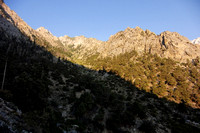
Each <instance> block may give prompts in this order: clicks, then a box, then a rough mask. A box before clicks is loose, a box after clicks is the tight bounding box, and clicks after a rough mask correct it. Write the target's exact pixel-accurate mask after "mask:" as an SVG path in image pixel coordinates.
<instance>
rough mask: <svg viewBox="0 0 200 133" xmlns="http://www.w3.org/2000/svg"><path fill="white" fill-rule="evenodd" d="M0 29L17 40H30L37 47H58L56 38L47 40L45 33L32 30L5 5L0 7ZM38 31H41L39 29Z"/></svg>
mask: <svg viewBox="0 0 200 133" xmlns="http://www.w3.org/2000/svg"><path fill="white" fill-rule="evenodd" d="M0 22H1V23H0V29H1V30H2V31H4V32H5V33H6V34H7V35H8V36H10V37H12V38H17V39H18V40H25V41H26V40H31V41H33V42H36V43H37V44H39V45H45V44H47V43H48V44H51V45H52V46H59V43H57V42H56V40H53V39H55V38H56V37H52V36H53V35H52V34H50V35H51V37H52V38H53V39H49V37H48V35H47V34H43V33H45V32H39V31H36V30H34V29H32V28H31V27H30V26H29V25H28V24H27V23H26V22H25V21H24V20H22V19H21V18H20V17H19V16H18V15H17V14H16V13H15V12H14V11H13V10H11V9H10V8H9V7H8V6H7V5H6V4H5V3H2V4H1V5H0ZM40 31H42V29H41V28H40Z"/></svg>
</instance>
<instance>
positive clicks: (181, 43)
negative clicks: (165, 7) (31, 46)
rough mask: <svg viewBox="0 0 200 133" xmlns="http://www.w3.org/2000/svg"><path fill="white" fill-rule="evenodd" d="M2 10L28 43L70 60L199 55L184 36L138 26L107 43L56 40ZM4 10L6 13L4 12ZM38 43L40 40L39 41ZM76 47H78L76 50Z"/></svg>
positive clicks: (78, 38) (199, 48)
mask: <svg viewBox="0 0 200 133" xmlns="http://www.w3.org/2000/svg"><path fill="white" fill-rule="evenodd" d="M2 7H3V8H2V10H1V12H2V13H1V14H3V15H4V17H6V16H8V17H9V18H7V19H8V20H10V21H11V22H12V23H13V24H14V25H15V26H16V27H18V28H19V29H20V31H21V32H22V33H24V34H26V36H27V37H28V38H30V40H32V41H34V42H36V43H38V44H40V45H43V46H44V45H48V46H52V47H58V48H61V49H64V51H69V52H71V53H72V54H73V55H74V57H73V58H79V59H84V58H85V57H86V58H87V57H89V56H92V55H97V54H98V55H99V57H106V56H111V57H113V56H116V55H119V54H122V53H125V52H130V51H132V50H136V51H137V52H138V53H139V54H142V53H151V54H158V55H159V56H160V57H165V58H171V59H174V60H177V61H181V62H186V61H187V60H188V59H189V60H192V59H195V58H196V57H197V56H200V46H199V45H194V44H192V43H191V42H190V41H189V40H188V39H187V38H186V37H184V36H181V35H180V34H178V33H177V32H170V31H164V32H162V33H160V34H159V35H156V34H155V33H154V32H151V31H149V30H145V31H144V30H143V29H141V28H140V27H138V26H137V27H135V28H130V27H127V28H126V29H125V30H124V31H120V32H117V33H116V34H114V35H111V36H110V37H109V39H108V40H107V41H100V40H97V39H95V38H86V37H84V36H76V37H72V38H70V37H68V36H61V37H56V36H54V35H53V34H52V33H51V32H49V31H48V30H47V29H45V28H44V27H43V28H39V29H36V30H34V29H32V28H31V27H30V26H29V25H28V24H27V23H26V22H24V21H23V20H22V19H21V18H20V17H19V16H18V15H17V14H16V13H15V12H14V11H12V10H10V8H9V7H8V6H7V5H6V4H5V3H2ZM3 11H4V12H6V13H7V14H6V13H3ZM2 21H3V20H2ZM0 27H2V28H4V29H8V27H11V26H9V25H8V26H6V27H5V26H3V25H0ZM9 31H12V32H11V34H14V33H16V35H18V34H20V33H18V32H17V29H16V30H6V32H9ZM18 36H22V35H18ZM38 40H40V41H39V42H38ZM41 40H42V41H41ZM77 47H79V48H78V51H77ZM84 56H85V57H84ZM68 58H69V57H68Z"/></svg>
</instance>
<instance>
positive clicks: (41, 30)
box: [36, 27, 53, 35]
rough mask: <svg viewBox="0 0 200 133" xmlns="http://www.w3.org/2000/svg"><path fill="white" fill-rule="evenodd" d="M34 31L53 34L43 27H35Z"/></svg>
mask: <svg viewBox="0 0 200 133" xmlns="http://www.w3.org/2000/svg"><path fill="white" fill-rule="evenodd" d="M36 31H38V32H41V33H47V34H51V35H53V34H52V33H51V32H50V31H49V30H47V29H46V28H44V27H40V28H38V29H36Z"/></svg>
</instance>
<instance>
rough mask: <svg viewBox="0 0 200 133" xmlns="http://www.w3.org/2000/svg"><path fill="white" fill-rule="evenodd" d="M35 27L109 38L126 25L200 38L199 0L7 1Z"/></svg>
mask: <svg viewBox="0 0 200 133" xmlns="http://www.w3.org/2000/svg"><path fill="white" fill-rule="evenodd" d="M4 1H5V3H6V4H7V5H8V6H9V7H10V8H11V9H12V10H14V11H15V12H16V13H17V14H18V15H19V16H20V17H21V18H22V19H23V20H24V21H26V22H27V23H28V24H29V25H30V26H31V27H32V28H34V29H37V28H39V27H41V26H43V27H45V28H47V29H48V30H49V31H51V32H52V33H53V34H54V35H55V36H63V35H68V36H70V37H74V36H79V35H84V36H86V37H93V38H97V39H98V40H103V41H106V40H108V38H109V37H110V35H113V34H115V33H117V32H119V31H121V30H125V29H126V28H127V27H131V28H134V27H136V26H139V27H141V28H142V29H143V30H146V29H149V30H150V31H152V32H155V33H156V34H160V33H161V32H163V31H166V30H168V31H176V32H178V33H180V34H181V35H183V36H186V37H188V38H189V39H190V40H192V39H195V38H197V37H200V0H4Z"/></svg>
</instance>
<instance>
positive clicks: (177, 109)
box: [0, 14, 200, 132]
mask: <svg viewBox="0 0 200 133" xmlns="http://www.w3.org/2000/svg"><path fill="white" fill-rule="evenodd" d="M7 15H8V14H7ZM8 17H9V16H8ZM8 22H9V21H8ZM9 23H10V22H9ZM26 37H27V38H29V37H28V36H26ZM11 38H12V39H11ZM11 38H10V37H7V35H6V31H1V33H0V41H1V43H0V55H1V58H0V61H1V63H0V64H1V65H0V74H1V75H0V76H1V77H2V75H3V73H4V70H5V69H4V68H5V61H6V58H8V66H7V72H6V79H5V87H4V88H5V89H4V90H1V91H0V97H2V98H3V99H6V100H9V101H11V102H13V103H15V104H16V105H17V106H19V108H20V109H22V111H23V112H31V111H33V110H39V111H41V112H42V110H44V107H46V106H47V105H46V104H47V98H48V97H49V95H50V93H51V92H50V90H49V85H51V84H52V82H51V81H50V80H49V79H48V77H49V72H52V73H54V77H55V80H56V81H58V83H62V84H63V82H62V78H60V77H61V75H64V76H65V78H71V77H72V76H73V78H72V79H71V80H70V83H73V84H78V85H79V87H78V88H75V89H74V90H73V92H74V93H75V91H82V90H87V89H88V90H90V91H91V94H92V95H93V96H95V97H94V98H93V100H94V101H95V103H93V104H97V105H98V106H101V107H103V108H104V109H107V110H108V111H109V112H110V113H111V114H112V116H113V117H111V118H110V119H108V122H107V125H106V126H107V128H108V129H110V130H113V131H114V132H115V131H116V132H120V131H118V130H117V129H115V128H117V127H118V126H120V125H123V124H127V125H129V124H132V121H133V120H134V119H135V118H137V117H139V118H140V119H142V120H143V119H144V120H147V118H148V114H147V113H149V114H150V116H151V117H152V118H157V119H158V118H159V119H160V120H163V121H167V126H169V127H170V128H171V129H172V130H173V132H176V131H179V132H181V131H183V132H188V131H194V132H198V131H200V125H199V123H197V122H199V121H200V113H199V112H200V110H199V109H193V108H191V107H189V106H186V105H185V104H184V103H181V104H177V103H174V102H171V101H168V100H167V99H165V98H158V97H157V96H156V95H155V94H152V93H147V92H145V91H142V90H141V89H139V88H137V87H136V86H134V85H133V84H131V83H130V82H128V81H125V80H124V79H122V78H121V77H119V76H117V75H116V74H114V73H109V74H108V73H107V72H105V71H95V70H91V69H88V68H86V67H84V66H80V65H78V64H74V63H72V62H70V61H68V60H61V59H60V58H59V57H56V56H55V55H53V54H52V53H51V52H49V51H48V50H47V49H46V48H45V47H44V46H40V45H39V44H36V43H35V42H32V41H31V40H29V41H24V40H21V41H20V42H19V41H16V38H15V37H11ZM8 44H11V48H10V51H9V52H8V54H6V51H7V49H8V47H9V45H8ZM83 75H84V76H83ZM106 75H107V76H106ZM105 77H106V78H105ZM0 79H2V78H0ZM0 83H2V82H0ZM119 88H121V90H119ZM124 95H126V96H124ZM70 98H71V97H70ZM72 100H74V102H76V101H78V100H77V98H76V97H73V99H72ZM72 102H73V101H72ZM79 102H80V101H79ZM79 102H76V103H79ZM81 103H82V102H81ZM88 104H89V103H87V101H86V105H88ZM93 104H92V105H91V106H92V107H96V106H95V105H93ZM75 105H76V104H75ZM50 106H52V105H50ZM123 106H124V107H126V109H125V108H123ZM78 107H79V106H78ZM85 108H86V109H85V110H86V112H87V109H88V110H93V109H92V108H90V107H88V106H86V107H85ZM76 109H77V110H78V109H79V108H76V107H74V110H75V111H74V112H75V117H76V119H78V120H79V121H84V119H85V117H83V116H84V115H85V114H84V115H83V114H82V115H80V114H81V113H86V112H81V113H80V112H78V113H80V114H77V115H76ZM55 110H56V109H55ZM160 117H161V118H160ZM52 119H53V118H52ZM56 120H57V119H56ZM87 122H88V121H87ZM159 122H160V123H162V122H161V121H159ZM170 122H171V124H169V123H170ZM88 123H89V122H88ZM143 126H144V127H142V126H140V128H141V129H140V130H141V131H144V132H148V131H146V130H145V128H146V127H148V126H150V127H149V130H154V129H152V127H153V126H154V125H152V123H148V122H147V123H146V126H145V125H143ZM97 127H98V126H97ZM147 129H148V128H147ZM184 130H185V131H184Z"/></svg>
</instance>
